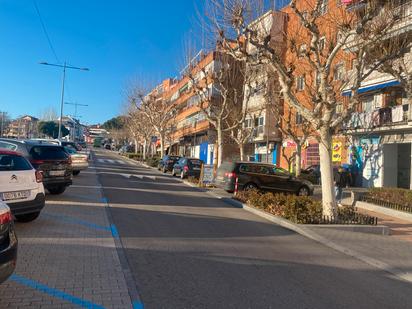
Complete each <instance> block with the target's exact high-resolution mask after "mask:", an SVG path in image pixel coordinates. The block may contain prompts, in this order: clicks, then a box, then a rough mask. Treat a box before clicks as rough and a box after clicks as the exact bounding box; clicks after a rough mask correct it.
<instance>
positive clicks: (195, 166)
mask: <svg viewBox="0 0 412 309" xmlns="http://www.w3.org/2000/svg"><path fill="white" fill-rule="evenodd" d="M202 164H203V161H202V160H200V159H196V158H180V159H179V161H177V162H176V163H175V164H174V165H173V169H172V175H173V176H176V175H179V176H180V178H182V179H184V178H186V177H195V178H199V177H200V171H201V169H202Z"/></svg>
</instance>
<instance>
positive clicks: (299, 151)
mask: <svg viewBox="0 0 412 309" xmlns="http://www.w3.org/2000/svg"><path fill="white" fill-rule="evenodd" d="M301 170H302V144H301V143H300V142H298V143H296V156H295V176H296V177H298V176H299V175H300V171H301Z"/></svg>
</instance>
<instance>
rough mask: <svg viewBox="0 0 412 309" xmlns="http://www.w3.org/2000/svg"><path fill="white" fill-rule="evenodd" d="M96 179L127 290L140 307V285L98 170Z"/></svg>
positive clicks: (136, 305)
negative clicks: (104, 192)
mask: <svg viewBox="0 0 412 309" xmlns="http://www.w3.org/2000/svg"><path fill="white" fill-rule="evenodd" d="M95 172H96V171H95ZM96 179H97V186H98V187H99V189H98V190H99V193H100V196H101V198H102V202H103V204H104V205H105V206H104V208H105V213H106V216H107V220H108V221H109V224H110V227H111V232H112V237H113V241H114V244H115V247H116V252H117V256H118V258H119V261H120V266H121V268H122V273H123V277H124V279H125V282H126V286H127V290H128V293H129V297H130V302H131V303H132V306H133V308H140V307H138V306H141V304H142V301H141V297H140V294H139V292H138V289H137V286H138V285H137V284H136V279H135V278H134V275H133V273H132V271H131V269H130V266H129V261H128V259H127V256H126V253H125V250H124V247H123V243H122V240H121V238H120V236H119V234H118V231H117V229H116V226H115V225H114V221H113V216H112V213H111V210H110V204H109V202H108V200H107V198H105V197H104V194H103V188H102V184H101V182H100V179H99V175H98V174H97V172H96Z"/></svg>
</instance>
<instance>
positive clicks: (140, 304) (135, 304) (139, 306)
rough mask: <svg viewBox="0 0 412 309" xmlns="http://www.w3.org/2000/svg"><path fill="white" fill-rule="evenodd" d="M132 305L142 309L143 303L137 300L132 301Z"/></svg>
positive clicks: (135, 308) (136, 308) (134, 308)
mask: <svg viewBox="0 0 412 309" xmlns="http://www.w3.org/2000/svg"><path fill="white" fill-rule="evenodd" d="M132 305H133V309H144V306H143V304H142V303H141V302H140V301H138V300H137V301H134V302H133V304H132Z"/></svg>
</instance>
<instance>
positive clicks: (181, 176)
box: [180, 171, 185, 179]
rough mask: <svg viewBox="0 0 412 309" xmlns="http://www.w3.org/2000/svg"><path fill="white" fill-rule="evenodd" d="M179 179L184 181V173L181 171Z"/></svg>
mask: <svg viewBox="0 0 412 309" xmlns="http://www.w3.org/2000/svg"><path fill="white" fill-rule="evenodd" d="M180 179H185V173H184V172H183V171H181V172H180Z"/></svg>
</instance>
